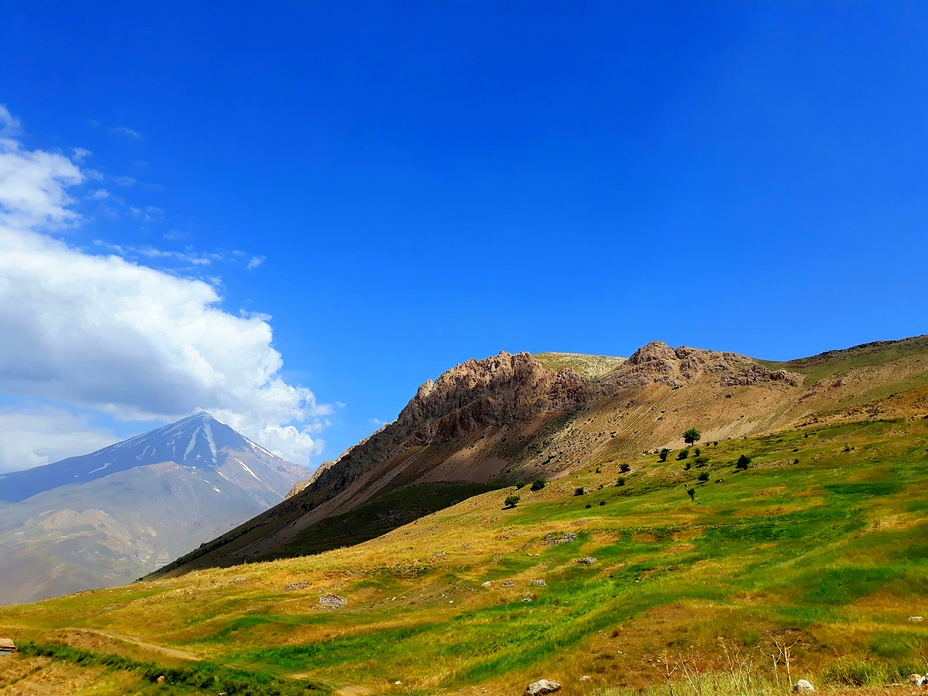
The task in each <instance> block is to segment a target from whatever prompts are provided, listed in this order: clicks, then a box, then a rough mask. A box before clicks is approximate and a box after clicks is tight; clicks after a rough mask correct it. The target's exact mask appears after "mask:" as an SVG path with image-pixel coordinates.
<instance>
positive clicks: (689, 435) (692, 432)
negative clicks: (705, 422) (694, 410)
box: [683, 428, 702, 445]
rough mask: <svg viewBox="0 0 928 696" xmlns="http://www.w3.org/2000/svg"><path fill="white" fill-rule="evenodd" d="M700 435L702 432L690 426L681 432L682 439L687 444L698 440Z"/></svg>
mask: <svg viewBox="0 0 928 696" xmlns="http://www.w3.org/2000/svg"><path fill="white" fill-rule="evenodd" d="M701 437H702V433H701V432H699V431H698V430H696V428H690V429H689V430H687V431H685V432H684V433H683V441H684V442H685V443H686V444H688V445H692V444H693V443H694V442H699V438H701Z"/></svg>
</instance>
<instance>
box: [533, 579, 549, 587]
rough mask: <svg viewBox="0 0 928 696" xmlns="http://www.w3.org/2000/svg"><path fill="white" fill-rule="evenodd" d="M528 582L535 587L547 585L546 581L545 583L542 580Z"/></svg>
mask: <svg viewBox="0 0 928 696" xmlns="http://www.w3.org/2000/svg"><path fill="white" fill-rule="evenodd" d="M528 584H529V585H534V586H535V587H547V586H548V583H546V582H545V581H544V580H529V581H528Z"/></svg>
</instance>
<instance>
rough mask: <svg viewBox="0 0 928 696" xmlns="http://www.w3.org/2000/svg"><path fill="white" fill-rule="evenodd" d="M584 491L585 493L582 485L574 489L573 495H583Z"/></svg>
mask: <svg viewBox="0 0 928 696" xmlns="http://www.w3.org/2000/svg"><path fill="white" fill-rule="evenodd" d="M584 493H586V491H585V490H583V486H580V487H579V488H575V489H574V495H583V494H584Z"/></svg>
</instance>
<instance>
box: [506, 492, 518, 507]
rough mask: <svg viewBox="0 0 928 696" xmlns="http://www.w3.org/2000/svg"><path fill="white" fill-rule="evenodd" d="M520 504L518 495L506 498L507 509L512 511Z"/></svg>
mask: <svg viewBox="0 0 928 696" xmlns="http://www.w3.org/2000/svg"><path fill="white" fill-rule="evenodd" d="M518 504H519V496H517V495H510V496H508V497H507V498H506V507H507V508H510V509H512V508H514V507H515V506H516V505H518Z"/></svg>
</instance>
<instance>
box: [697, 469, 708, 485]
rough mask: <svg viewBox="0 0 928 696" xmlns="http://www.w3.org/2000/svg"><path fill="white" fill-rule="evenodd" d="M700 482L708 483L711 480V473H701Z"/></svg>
mask: <svg viewBox="0 0 928 696" xmlns="http://www.w3.org/2000/svg"><path fill="white" fill-rule="evenodd" d="M699 480H700V481H703V482H705V481H708V480H709V472H708V471H703V472H701V473H700V474H699Z"/></svg>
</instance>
